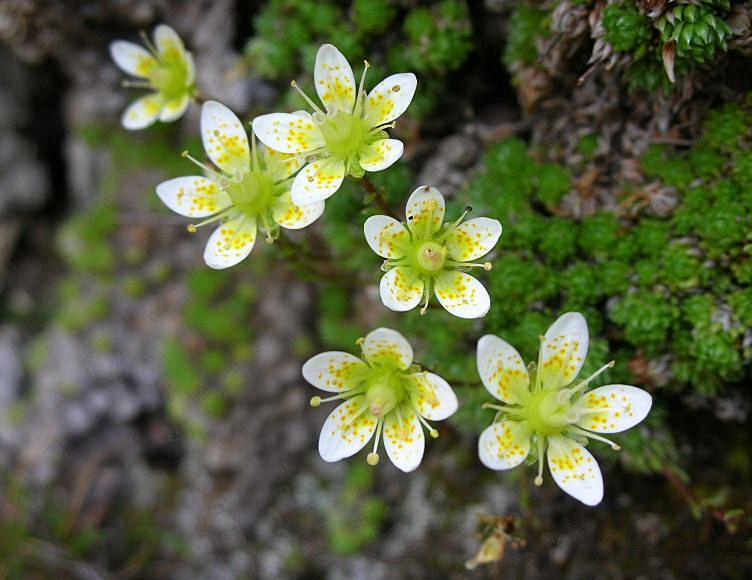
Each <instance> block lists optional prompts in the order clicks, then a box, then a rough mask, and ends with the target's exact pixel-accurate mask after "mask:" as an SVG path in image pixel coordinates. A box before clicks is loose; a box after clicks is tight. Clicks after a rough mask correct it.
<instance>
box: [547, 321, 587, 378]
mask: <svg viewBox="0 0 752 580" xmlns="http://www.w3.org/2000/svg"><path fill="white" fill-rule="evenodd" d="M589 341H590V339H589V335H588V327H587V322H586V321H585V317H584V316H583V315H582V314H580V313H579V312H567V313H566V314H562V315H561V316H560V317H559V318H558V319H557V320H556V322H554V323H553V324H552V325H551V327H550V328H549V329H548V330H547V331H546V334H545V336H544V340H543V341H542V342H541V347H540V348H541V355H540V368H539V369H538V379H537V380H538V381H541V382H542V384H543V387H544V388H545V389H558V388H560V387H563V386H566V385H568V384H569V383H571V382H572V381H573V380H574V379H575V377H576V376H577V374H578V373H579V372H580V369H581V368H582V365H583V364H584V363H585V357H586V356H587V351H588V345H589Z"/></svg>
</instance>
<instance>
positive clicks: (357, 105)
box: [352, 60, 371, 115]
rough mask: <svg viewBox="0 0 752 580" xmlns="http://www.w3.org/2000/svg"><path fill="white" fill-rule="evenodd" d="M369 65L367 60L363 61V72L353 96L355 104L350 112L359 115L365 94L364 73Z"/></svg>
mask: <svg viewBox="0 0 752 580" xmlns="http://www.w3.org/2000/svg"><path fill="white" fill-rule="evenodd" d="M370 66H371V65H370V64H369V63H368V61H367V60H364V61H363V74H362V75H361V76H360V85H359V86H358V94H357V95H356V96H355V105H354V106H353V110H352V114H353V115H360V112H361V111H362V109H363V103H364V102H365V98H366V94H365V92H364V90H363V87H364V86H365V82H366V73H367V72H368V68H369V67H370Z"/></svg>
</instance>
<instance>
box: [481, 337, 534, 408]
mask: <svg viewBox="0 0 752 580" xmlns="http://www.w3.org/2000/svg"><path fill="white" fill-rule="evenodd" d="M477 362H478V374H480V380H481V382H482V383H483V386H484V387H486V389H487V390H488V392H489V393H491V394H492V395H493V396H494V397H496V398H497V399H499V400H500V401H502V402H504V403H512V404H514V403H520V402H521V401H522V399H521V393H523V392H527V391H529V389H530V375H529V374H528V372H527V367H526V366H525V361H524V360H522V357H521V356H520V353H519V352H517V349H515V348H514V347H513V346H512V345H511V344H509V343H508V342H506V341H505V340H502V339H500V338H499V337H498V336H494V335H493V334H487V335H485V336H483V337H481V339H480V340H479V341H478V355H477Z"/></svg>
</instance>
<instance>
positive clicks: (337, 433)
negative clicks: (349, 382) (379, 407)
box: [319, 395, 376, 462]
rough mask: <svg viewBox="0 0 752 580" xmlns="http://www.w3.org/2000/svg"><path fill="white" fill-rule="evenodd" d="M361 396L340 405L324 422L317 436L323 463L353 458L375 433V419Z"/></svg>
mask: <svg viewBox="0 0 752 580" xmlns="http://www.w3.org/2000/svg"><path fill="white" fill-rule="evenodd" d="M364 407H366V408H367V407H368V405H367V403H366V399H365V397H364V396H362V395H361V396H358V397H353V398H352V399H349V400H347V401H345V402H344V403H342V404H340V405H339V406H338V407H337V408H336V409H334V411H332V412H331V413H330V414H329V416H328V417H327V418H326V421H325V422H324V426H323V427H322V428H321V435H320V436H319V453H320V454H321V458H322V459H323V460H324V461H328V462H332V461H339V460H340V459H344V458H345V457H350V456H351V455H355V454H356V453H357V452H358V451H360V450H361V449H363V447H365V445H366V443H368V441H369V440H370V439H371V437H373V433H374V431H376V417H374V416H373V413H371V412H370V411H369V410H365V411H364V410H363V408H364Z"/></svg>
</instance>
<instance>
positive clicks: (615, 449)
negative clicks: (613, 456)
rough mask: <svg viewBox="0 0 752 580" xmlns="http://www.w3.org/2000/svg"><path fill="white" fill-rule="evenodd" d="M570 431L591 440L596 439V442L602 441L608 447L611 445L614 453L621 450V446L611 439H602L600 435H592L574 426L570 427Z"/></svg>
mask: <svg viewBox="0 0 752 580" xmlns="http://www.w3.org/2000/svg"><path fill="white" fill-rule="evenodd" d="M568 430H569V431H572V432H573V433H577V434H578V435H582V436H583V437H587V438H589V439H595V440H596V441H601V442H603V443H605V444H606V445H609V446H610V447H611V449H613V450H614V451H619V450H620V449H621V445H617V444H616V443H614V442H613V441H611V440H610V439H606V438H605V437H601V436H600V435H597V434H595V433H591V432H590V431H585V429H580V428H579V427H575V426H574V425H570V427H569V429H568Z"/></svg>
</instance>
